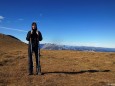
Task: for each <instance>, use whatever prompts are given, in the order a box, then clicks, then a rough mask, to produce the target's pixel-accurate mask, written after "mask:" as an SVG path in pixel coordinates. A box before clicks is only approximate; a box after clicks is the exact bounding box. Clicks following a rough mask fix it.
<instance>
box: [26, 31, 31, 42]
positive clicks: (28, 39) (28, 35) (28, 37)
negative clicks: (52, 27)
mask: <svg viewBox="0 0 115 86" xmlns="http://www.w3.org/2000/svg"><path fill="white" fill-rule="evenodd" d="M30 35H31V34H30V31H29V32H28V33H27V37H26V40H27V41H30Z"/></svg>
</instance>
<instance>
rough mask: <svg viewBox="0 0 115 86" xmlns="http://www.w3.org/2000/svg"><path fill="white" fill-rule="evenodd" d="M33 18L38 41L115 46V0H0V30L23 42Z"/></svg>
mask: <svg viewBox="0 0 115 86" xmlns="http://www.w3.org/2000/svg"><path fill="white" fill-rule="evenodd" d="M33 21H36V22H37V24H38V29H39V30H40V31H41V32H42V35H43V39H44V40H43V41H42V42H41V43H56V44H65V45H78V46H96V47H111V48H115V0H1V1H0V33H4V34H11V35H14V36H16V37H18V38H19V39H21V40H22V41H24V42H26V40H25V38H26V34H27V32H24V31H29V30H30V29H31V23H32V22H33ZM11 29H13V30H11ZM16 29H19V30H21V31H17V30H16Z"/></svg>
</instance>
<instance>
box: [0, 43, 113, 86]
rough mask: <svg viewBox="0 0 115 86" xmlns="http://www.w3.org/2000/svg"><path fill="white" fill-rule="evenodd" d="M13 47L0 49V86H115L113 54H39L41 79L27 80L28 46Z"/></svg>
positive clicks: (49, 52)
mask: <svg viewBox="0 0 115 86" xmlns="http://www.w3.org/2000/svg"><path fill="white" fill-rule="evenodd" d="M0 43H1V44H2V45H3V42H2V41H0ZM16 43H17V42H14V44H13V45H12V44H9V45H7V46H2V45H0V86H110V85H111V86H113V85H115V53H102V52H98V53H97V52H80V51H66V50H59V51H56V50H54V51H52V50H41V66H42V74H43V75H40V76H39V75H35V74H34V75H32V76H28V71H27V69H28V56H27V45H25V44H23V43H22V45H20V42H19V44H18V46H17V44H16ZM14 45H15V46H16V47H14ZM7 47H8V48H7ZM20 47H21V48H20ZM11 48H12V50H11ZM5 49H6V50H5ZM34 73H35V71H34Z"/></svg>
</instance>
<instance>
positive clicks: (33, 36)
mask: <svg viewBox="0 0 115 86" xmlns="http://www.w3.org/2000/svg"><path fill="white" fill-rule="evenodd" d="M42 39H43V38H42V34H41V32H40V31H38V28H37V24H36V22H33V23H32V29H31V31H29V32H28V33H27V37H26V40H27V41H29V44H28V66H29V69H28V70H29V75H33V59H32V53H33V52H34V53H35V59H36V74H38V73H41V67H40V49H39V41H42ZM38 70H40V71H38Z"/></svg>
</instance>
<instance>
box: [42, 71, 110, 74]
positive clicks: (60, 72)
mask: <svg viewBox="0 0 115 86" xmlns="http://www.w3.org/2000/svg"><path fill="white" fill-rule="evenodd" d="M96 72H110V70H81V71H78V72H63V71H54V72H44V73H42V75H44V74H71V75H72V74H82V73H96Z"/></svg>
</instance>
